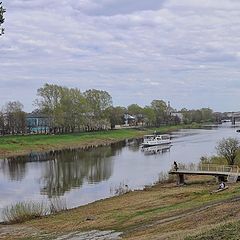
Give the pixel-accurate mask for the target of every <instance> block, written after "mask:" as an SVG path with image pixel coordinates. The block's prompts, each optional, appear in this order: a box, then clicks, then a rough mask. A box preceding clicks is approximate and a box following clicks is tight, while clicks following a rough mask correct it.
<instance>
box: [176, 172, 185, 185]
mask: <svg viewBox="0 0 240 240" xmlns="http://www.w3.org/2000/svg"><path fill="white" fill-rule="evenodd" d="M184 183H185V182H184V174H182V173H180V174H178V177H177V185H182V184H184Z"/></svg>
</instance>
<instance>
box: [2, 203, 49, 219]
mask: <svg viewBox="0 0 240 240" xmlns="http://www.w3.org/2000/svg"><path fill="white" fill-rule="evenodd" d="M47 213H48V207H46V206H45V205H44V204H43V203H34V202H18V203H16V204H15V205H11V206H7V207H5V208H4V209H3V211H2V215H3V220H4V221H5V222H9V223H21V222H25V221H27V220H30V219H34V218H37V217H41V216H45V215H46V214H47Z"/></svg>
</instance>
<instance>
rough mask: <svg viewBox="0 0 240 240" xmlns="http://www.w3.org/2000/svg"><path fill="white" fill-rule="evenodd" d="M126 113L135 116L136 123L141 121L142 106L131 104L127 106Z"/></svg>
mask: <svg viewBox="0 0 240 240" xmlns="http://www.w3.org/2000/svg"><path fill="white" fill-rule="evenodd" d="M128 113H129V114H130V115H134V116H135V118H136V124H138V123H141V122H143V118H144V117H143V108H142V107H140V106H139V105H138V104H131V105H129V106H128Z"/></svg>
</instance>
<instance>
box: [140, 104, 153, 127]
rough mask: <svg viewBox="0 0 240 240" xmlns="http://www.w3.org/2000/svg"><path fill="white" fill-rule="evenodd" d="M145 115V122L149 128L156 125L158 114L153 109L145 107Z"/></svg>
mask: <svg viewBox="0 0 240 240" xmlns="http://www.w3.org/2000/svg"><path fill="white" fill-rule="evenodd" d="M143 114H144V122H145V124H146V125H147V126H153V125H154V124H155V123H156V113H155V111H154V110H153V109H152V108H151V107H149V106H146V107H144V109H143Z"/></svg>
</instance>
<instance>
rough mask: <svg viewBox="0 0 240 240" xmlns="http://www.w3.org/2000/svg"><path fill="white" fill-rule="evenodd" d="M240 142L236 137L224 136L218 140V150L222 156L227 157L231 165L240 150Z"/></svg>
mask: <svg viewBox="0 0 240 240" xmlns="http://www.w3.org/2000/svg"><path fill="white" fill-rule="evenodd" d="M239 144H240V142H239V140H238V139H236V138H232V137H229V138H223V139H222V140H220V141H219V142H218V145H217V146H216V150H217V153H218V154H219V155H220V156H223V157H224V158H226V160H227V161H228V164H229V165H233V164H234V162H235V158H236V156H237V152H238V150H239Z"/></svg>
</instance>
